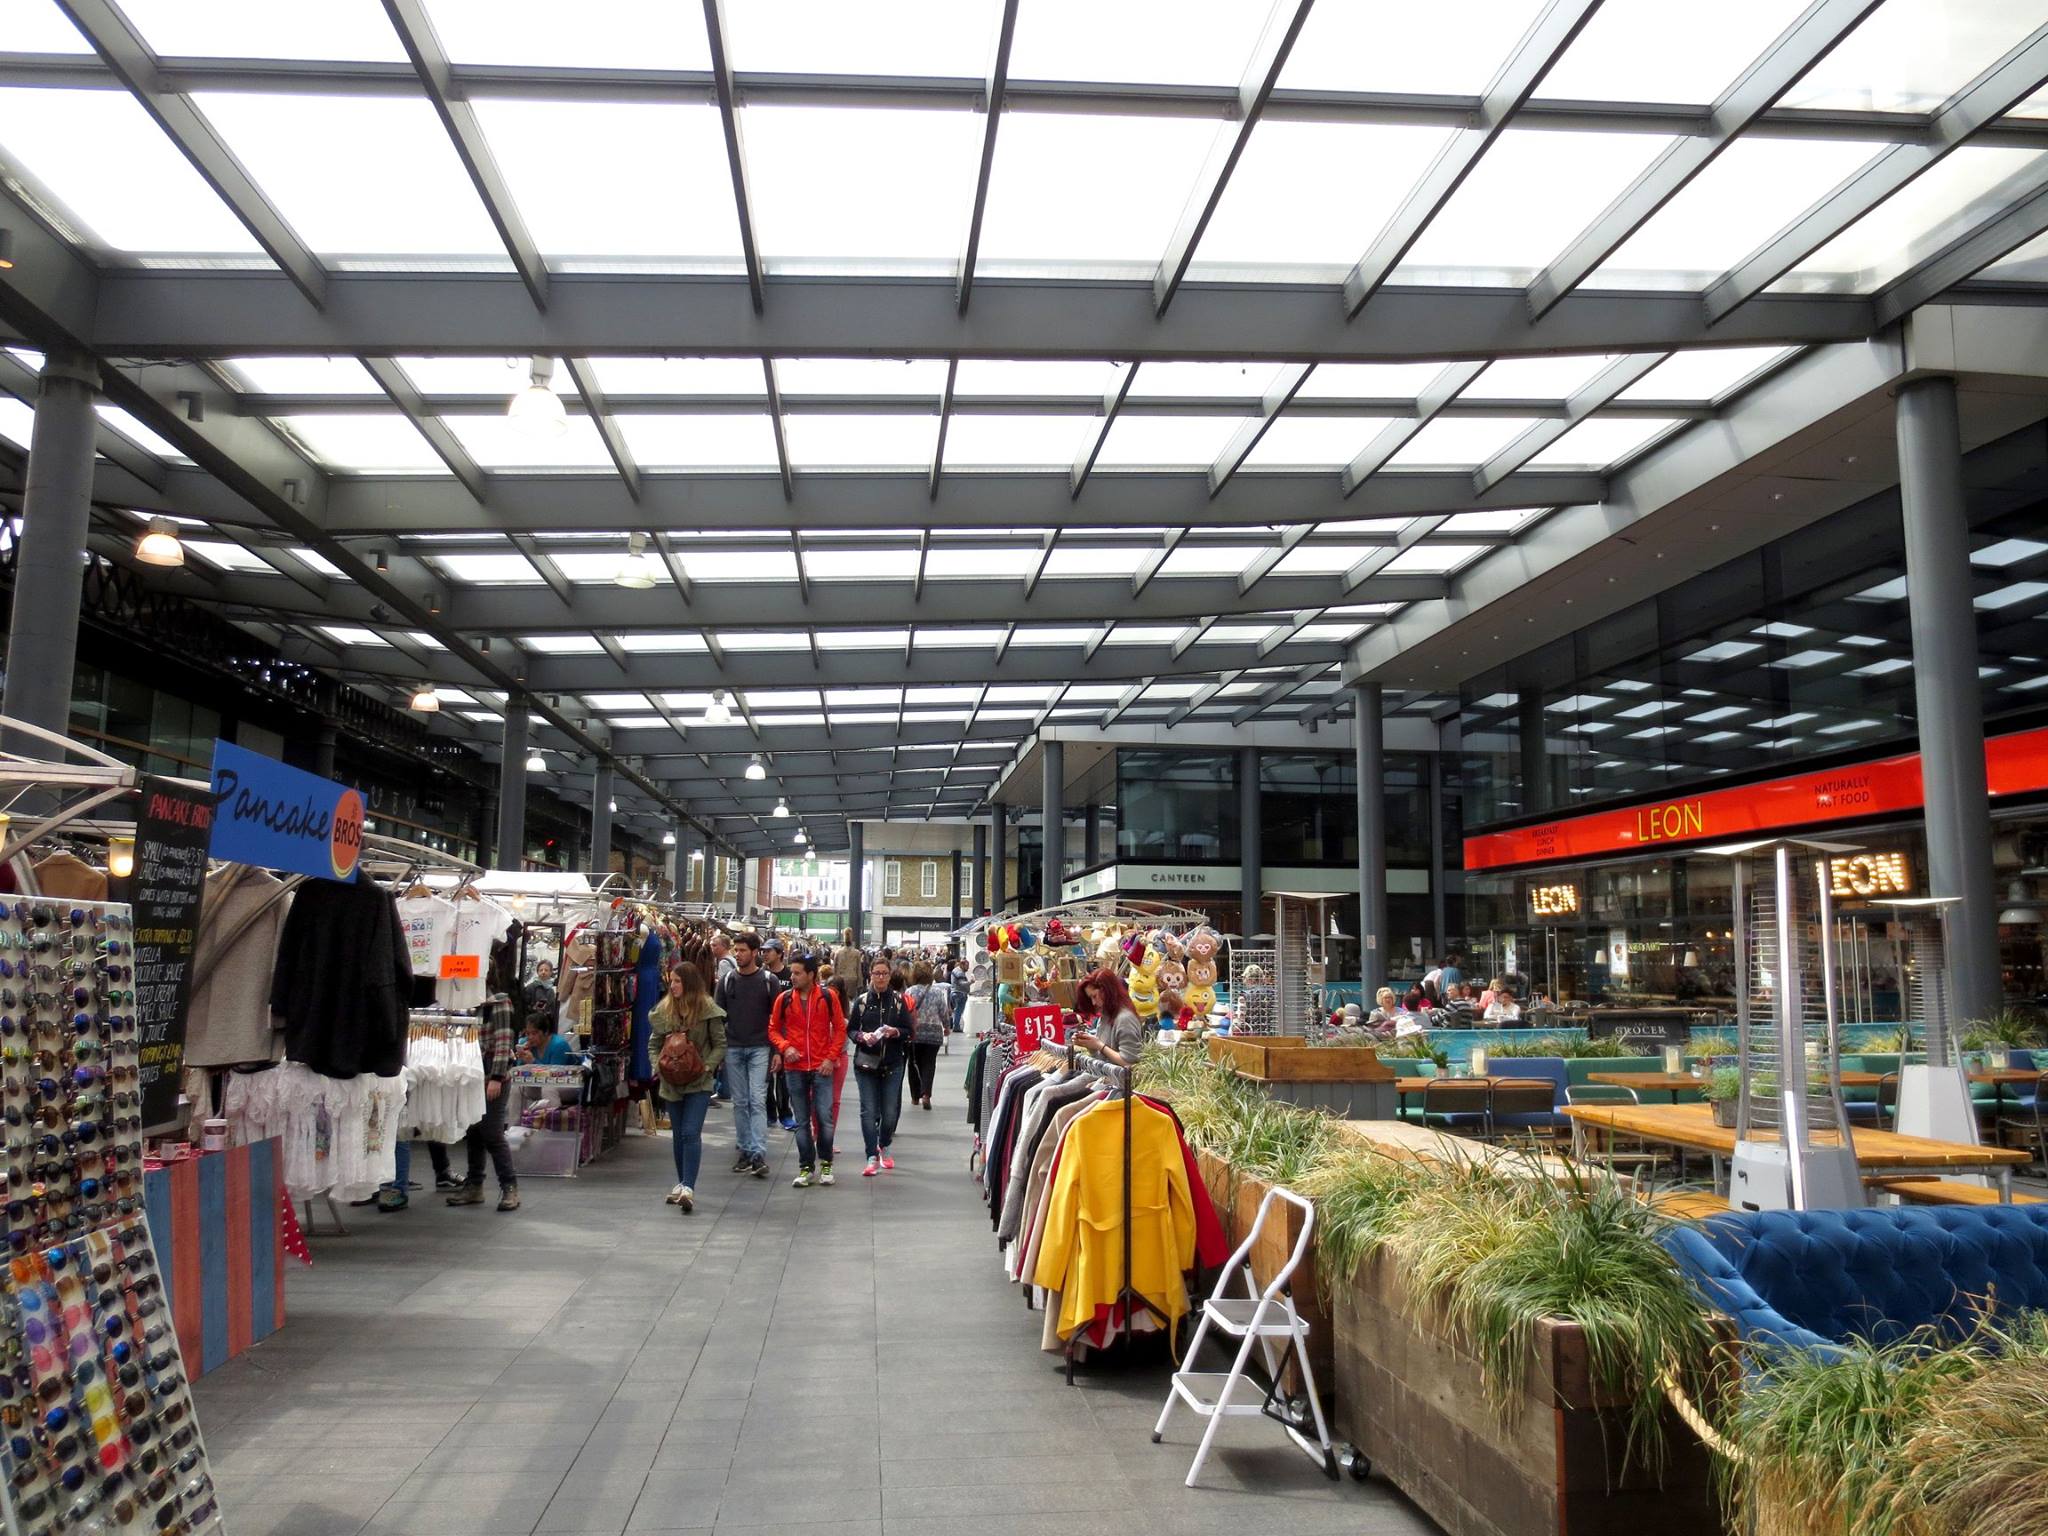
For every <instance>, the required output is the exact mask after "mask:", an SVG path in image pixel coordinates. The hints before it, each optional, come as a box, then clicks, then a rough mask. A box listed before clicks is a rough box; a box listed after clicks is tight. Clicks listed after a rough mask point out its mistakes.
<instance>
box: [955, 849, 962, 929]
mask: <svg viewBox="0 0 2048 1536" xmlns="http://www.w3.org/2000/svg"><path fill="white" fill-rule="evenodd" d="M960 863H961V860H960V850H959V849H958V848H955V849H954V850H953V932H955V933H958V932H959V931H960V921H961V919H960Z"/></svg>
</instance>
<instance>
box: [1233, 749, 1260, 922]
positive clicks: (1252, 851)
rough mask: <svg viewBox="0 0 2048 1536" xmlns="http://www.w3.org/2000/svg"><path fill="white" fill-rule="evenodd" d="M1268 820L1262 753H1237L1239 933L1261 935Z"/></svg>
mask: <svg viewBox="0 0 2048 1536" xmlns="http://www.w3.org/2000/svg"><path fill="white" fill-rule="evenodd" d="M1264 842H1265V820H1264V818H1263V817H1261V816H1260V814H1259V749H1258V748H1257V747H1239V748H1238V749H1237V848H1238V857H1237V868H1238V888H1237V906H1238V917H1237V921H1238V931H1239V932H1241V933H1242V934H1244V936H1245V937H1246V938H1250V937H1251V936H1252V935H1253V934H1255V933H1257V932H1259V921H1260V916H1261V906H1262V903H1263V901H1264V897H1265V890H1266V869H1265V863H1264V857H1265V848H1264Z"/></svg>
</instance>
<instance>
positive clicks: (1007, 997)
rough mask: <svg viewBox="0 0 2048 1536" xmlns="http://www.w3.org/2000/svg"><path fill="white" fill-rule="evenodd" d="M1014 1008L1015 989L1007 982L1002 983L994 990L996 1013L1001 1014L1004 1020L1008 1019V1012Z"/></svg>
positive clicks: (1015, 1003)
mask: <svg viewBox="0 0 2048 1536" xmlns="http://www.w3.org/2000/svg"><path fill="white" fill-rule="evenodd" d="M1016 1006H1017V989H1016V988H1015V987H1013V986H1011V985H1010V984H1009V983H1008V982H1004V983H1003V984H1002V985H1001V986H999V987H997V988H996V1011H997V1012H999V1013H1001V1014H1002V1015H1003V1016H1004V1017H1005V1018H1008V1017H1009V1015H1010V1011H1011V1010H1012V1009H1014V1008H1015V1007H1016Z"/></svg>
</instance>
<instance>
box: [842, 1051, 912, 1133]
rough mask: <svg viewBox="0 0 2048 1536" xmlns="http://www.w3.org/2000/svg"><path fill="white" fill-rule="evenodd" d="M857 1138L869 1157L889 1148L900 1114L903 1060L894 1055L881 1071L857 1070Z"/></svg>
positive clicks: (855, 1074) (901, 1109) (901, 1108)
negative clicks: (858, 1125)
mask: <svg viewBox="0 0 2048 1536" xmlns="http://www.w3.org/2000/svg"><path fill="white" fill-rule="evenodd" d="M853 1075H854V1076H855V1077H857V1078H859V1079H860V1139H861V1142H862V1144H863V1145H864V1146H866V1148H867V1153H868V1156H869V1157H877V1156H879V1155H880V1154H882V1153H884V1152H886V1151H888V1150H889V1143H890V1142H892V1141H894V1140H895V1139H896V1121H897V1118H898V1117H899V1116H900V1115H901V1114H902V1113H903V1062H902V1059H901V1058H898V1059H897V1060H896V1061H895V1062H893V1063H892V1064H891V1065H890V1066H889V1069H888V1070H887V1071H885V1072H860V1071H856V1072H855V1073H854V1074H853Z"/></svg>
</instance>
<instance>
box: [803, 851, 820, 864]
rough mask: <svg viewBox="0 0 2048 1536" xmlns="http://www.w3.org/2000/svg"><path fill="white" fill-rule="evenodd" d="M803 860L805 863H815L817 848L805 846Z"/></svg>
mask: <svg viewBox="0 0 2048 1536" xmlns="http://www.w3.org/2000/svg"><path fill="white" fill-rule="evenodd" d="M804 862H805V863H807V864H815V863H817V862H818V850H817V849H815V848H806V849H805V850H804Z"/></svg>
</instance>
